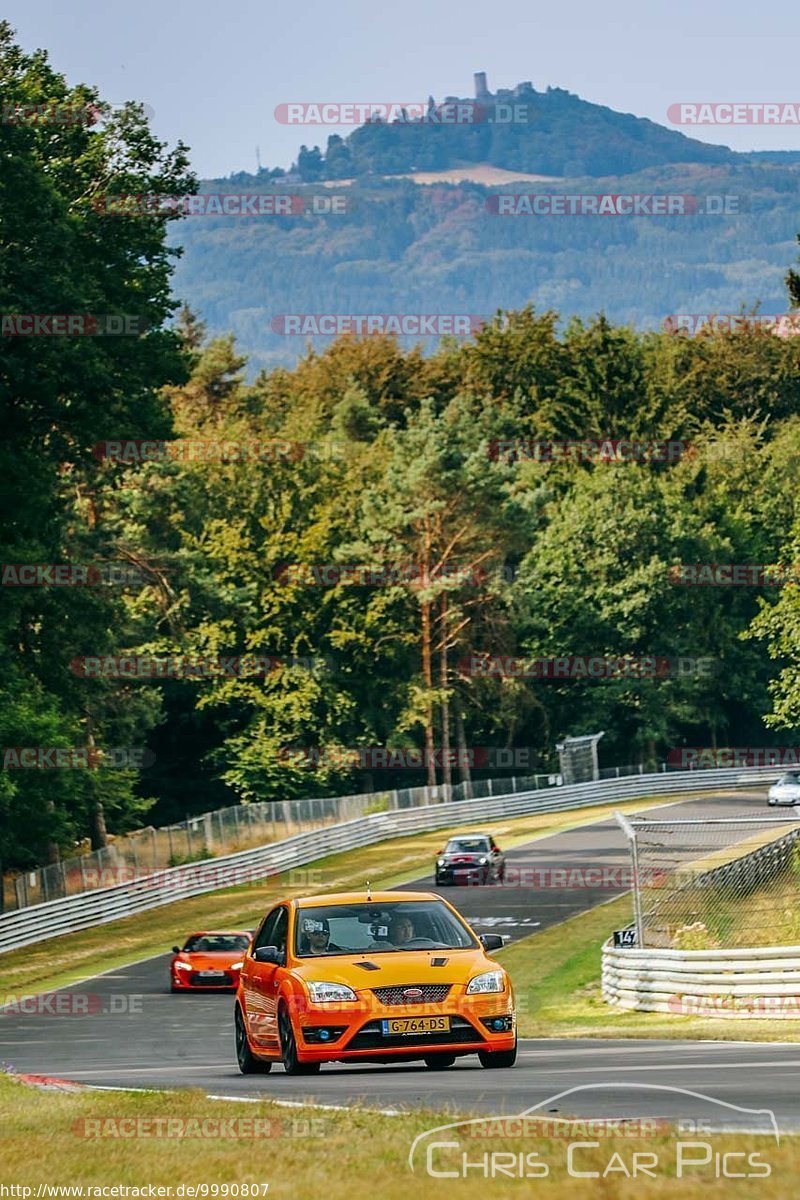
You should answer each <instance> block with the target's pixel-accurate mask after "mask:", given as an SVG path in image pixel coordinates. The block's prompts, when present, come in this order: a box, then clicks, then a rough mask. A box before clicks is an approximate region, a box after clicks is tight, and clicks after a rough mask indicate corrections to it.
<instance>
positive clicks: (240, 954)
mask: <svg viewBox="0 0 800 1200" xmlns="http://www.w3.org/2000/svg"><path fill="white" fill-rule="evenodd" d="M251 936H252V934H250V933H248V932H247V931H246V930H241V929H238V930H234V931H233V932H218V931H216V930H211V931H207V932H205V933H192V934H190V935H189V937H188V938H187V939H186V942H185V944H184V946H183V949H181V948H180V946H173V947H172V959H171V960H170V964H169V982H170V991H172V992H198V991H208V990H209V989H215V990H216V989H224V990H225V991H227V992H233V991H236V988H237V986H238V984H239V971H240V969H241V966H242V962H243V960H244V954H245V951H246V950H247V947H248V946H249V945H250V938H251Z"/></svg>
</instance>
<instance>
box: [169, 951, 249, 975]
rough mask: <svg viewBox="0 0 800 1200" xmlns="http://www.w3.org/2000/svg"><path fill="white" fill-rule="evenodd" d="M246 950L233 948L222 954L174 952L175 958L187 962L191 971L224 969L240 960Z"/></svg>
mask: <svg viewBox="0 0 800 1200" xmlns="http://www.w3.org/2000/svg"><path fill="white" fill-rule="evenodd" d="M246 953H247V951H246V950H234V951H231V952H230V953H228V952H227V951H226V952H225V953H224V954H202V953H197V954H176V955H175V957H176V959H179V960H180V961H181V962H187V963H189V964H190V966H191V967H192V970H193V971H225V970H227V969H228V968H229V967H232V966H233V964H234V963H236V962H241V961H242V959H243V958H244V956H245V954H246Z"/></svg>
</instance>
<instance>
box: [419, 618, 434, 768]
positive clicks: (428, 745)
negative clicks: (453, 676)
mask: <svg viewBox="0 0 800 1200" xmlns="http://www.w3.org/2000/svg"><path fill="white" fill-rule="evenodd" d="M422 676H423V678H424V680H425V686H426V688H428V691H429V692H430V691H431V690H432V689H433V666H432V663H431V606H430V603H429V602H428V601H427V600H426V601H425V602H424V603H423V605H422ZM425 763H426V766H427V770H428V785H429V787H436V762H435V759H434V747H433V709H432V706H431V703H430V700H429V701H428V702H427V711H426V714H425Z"/></svg>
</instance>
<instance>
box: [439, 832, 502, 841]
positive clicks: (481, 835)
mask: <svg viewBox="0 0 800 1200" xmlns="http://www.w3.org/2000/svg"><path fill="white" fill-rule="evenodd" d="M491 836H492V835H491V834H490V833H451V834H450V837H449V838H448V839H447V840H448V842H457V841H460V840H461V838H490V837H491Z"/></svg>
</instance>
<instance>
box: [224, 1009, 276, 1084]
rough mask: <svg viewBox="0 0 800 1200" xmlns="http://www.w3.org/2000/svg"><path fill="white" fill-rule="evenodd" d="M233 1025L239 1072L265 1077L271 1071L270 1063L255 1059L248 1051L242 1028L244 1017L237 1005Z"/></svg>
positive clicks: (245, 1035)
mask: <svg viewBox="0 0 800 1200" xmlns="http://www.w3.org/2000/svg"><path fill="white" fill-rule="evenodd" d="M233 1023H234V1025H235V1027H236V1061H237V1063H238V1064H239V1070H240V1071H241V1073H242V1075H266V1073H267V1072H268V1071H271V1070H272V1063H271V1062H266V1061H265V1060H264V1059H263V1058H256V1056H255V1054H253V1051H252V1050H251V1049H250V1046H249V1045H248V1042H247V1033H246V1031H245V1027H244V1017H243V1016H242V1010H241V1009H240V1008H239V1005H238V1004H237V1005H236V1011H235V1013H234V1017H233Z"/></svg>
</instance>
